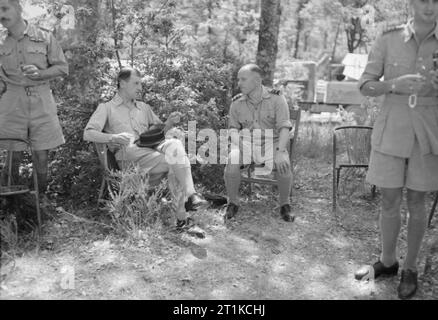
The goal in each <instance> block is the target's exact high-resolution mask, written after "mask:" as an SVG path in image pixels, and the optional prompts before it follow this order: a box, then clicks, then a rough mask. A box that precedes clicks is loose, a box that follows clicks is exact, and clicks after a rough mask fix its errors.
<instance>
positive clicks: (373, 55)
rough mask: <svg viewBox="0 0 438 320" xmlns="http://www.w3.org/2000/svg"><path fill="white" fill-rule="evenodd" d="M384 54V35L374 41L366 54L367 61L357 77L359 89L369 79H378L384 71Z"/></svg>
mask: <svg viewBox="0 0 438 320" xmlns="http://www.w3.org/2000/svg"><path fill="white" fill-rule="evenodd" d="M385 55H386V42H385V37H384V36H380V37H379V38H377V40H376V41H375V42H374V44H373V46H372V48H371V51H370V54H369V56H368V62H367V65H366V67H365V70H364V72H363V74H362V76H361V78H360V79H359V83H358V86H359V90H361V89H362V87H363V86H364V84H365V83H367V82H369V81H379V80H380V78H381V77H382V76H383V73H384V64H385Z"/></svg>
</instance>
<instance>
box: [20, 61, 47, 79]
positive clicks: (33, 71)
mask: <svg viewBox="0 0 438 320" xmlns="http://www.w3.org/2000/svg"><path fill="white" fill-rule="evenodd" d="M21 71H23V75H24V76H25V77H27V78H29V79H30V80H34V81H38V80H44V77H43V74H42V70H40V69H38V68H37V67H36V66H34V65H33V64H30V65H26V66H22V67H21Z"/></svg>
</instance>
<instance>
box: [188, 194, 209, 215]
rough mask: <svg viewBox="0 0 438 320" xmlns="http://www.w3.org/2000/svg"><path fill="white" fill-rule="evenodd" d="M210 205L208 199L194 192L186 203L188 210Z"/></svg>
mask: <svg viewBox="0 0 438 320" xmlns="http://www.w3.org/2000/svg"><path fill="white" fill-rule="evenodd" d="M207 206H208V201H207V200H205V199H204V198H202V197H201V196H200V195H199V194H197V193H194V194H192V195H191V196H190V197H189V199H188V200H187V202H186V203H185V208H186V211H196V210H198V209H200V208H204V207H207Z"/></svg>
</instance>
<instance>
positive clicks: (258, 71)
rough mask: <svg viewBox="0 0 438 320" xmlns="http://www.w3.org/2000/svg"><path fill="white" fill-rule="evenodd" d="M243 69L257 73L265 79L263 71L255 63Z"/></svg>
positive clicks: (246, 65)
mask: <svg viewBox="0 0 438 320" xmlns="http://www.w3.org/2000/svg"><path fill="white" fill-rule="evenodd" d="M243 68H245V69H248V70H249V71H251V72H255V73H257V74H259V75H260V76H261V77H263V70H262V69H261V68H260V67H259V66H258V65H256V64H255V63H249V64H245V65H244V66H243V67H242V69H243Z"/></svg>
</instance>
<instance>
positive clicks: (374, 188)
mask: <svg viewBox="0 0 438 320" xmlns="http://www.w3.org/2000/svg"><path fill="white" fill-rule="evenodd" d="M376 193H377V187H376V186H375V185H373V186H372V187H371V197H372V199H375V198H376Z"/></svg>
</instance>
